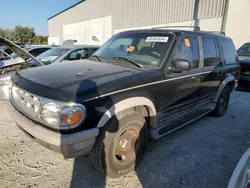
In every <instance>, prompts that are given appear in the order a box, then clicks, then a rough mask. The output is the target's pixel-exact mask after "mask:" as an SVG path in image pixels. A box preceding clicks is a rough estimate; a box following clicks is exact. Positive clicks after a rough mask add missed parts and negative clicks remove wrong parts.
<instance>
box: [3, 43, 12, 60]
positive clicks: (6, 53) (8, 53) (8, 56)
mask: <svg viewBox="0 0 250 188" xmlns="http://www.w3.org/2000/svg"><path fill="white" fill-rule="evenodd" d="M11 53H12V50H11V49H9V48H7V47H5V46H3V47H2V48H1V49H0V61H3V60H9V59H13V57H12V56H11Z"/></svg>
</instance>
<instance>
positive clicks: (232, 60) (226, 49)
mask: <svg viewBox="0 0 250 188" xmlns="http://www.w3.org/2000/svg"><path fill="white" fill-rule="evenodd" d="M220 41H221V47H222V52H223V55H224V62H225V64H226V65H231V64H236V63H237V62H236V57H237V52H236V49H235V46H234V44H233V41H232V40H231V39H221V40H220Z"/></svg>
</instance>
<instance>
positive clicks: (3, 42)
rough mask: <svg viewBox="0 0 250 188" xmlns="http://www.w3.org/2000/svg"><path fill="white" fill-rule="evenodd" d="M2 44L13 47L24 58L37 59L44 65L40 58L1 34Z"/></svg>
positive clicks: (0, 42) (0, 43) (0, 40)
mask: <svg viewBox="0 0 250 188" xmlns="http://www.w3.org/2000/svg"><path fill="white" fill-rule="evenodd" d="M0 45H3V46H6V47H8V48H9V49H11V50H12V51H13V52H15V53H16V55H17V56H19V57H20V58H22V59H23V60H25V61H26V60H27V61H28V60H29V61H30V60H35V61H37V62H38V63H39V64H41V65H43V63H42V62H40V61H39V60H37V59H36V58H35V57H34V56H33V55H31V54H30V53H28V52H27V51H25V50H24V49H22V48H21V47H19V46H18V45H16V44H15V43H13V42H11V41H10V40H8V39H6V38H3V37H1V36H0Z"/></svg>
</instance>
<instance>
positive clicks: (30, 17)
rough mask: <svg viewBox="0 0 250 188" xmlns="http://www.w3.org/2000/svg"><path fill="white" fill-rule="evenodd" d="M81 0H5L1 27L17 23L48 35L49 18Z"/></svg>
mask: <svg viewBox="0 0 250 188" xmlns="http://www.w3.org/2000/svg"><path fill="white" fill-rule="evenodd" d="M79 1H81V0H3V1H1V5H0V7H1V14H0V28H4V29H6V28H9V29H13V28H14V27H15V26H16V25H22V26H29V27H34V29H35V31H36V33H37V34H39V35H48V21H47V19H48V18H49V17H51V16H53V15H55V14H57V13H59V12H60V11H62V10H64V9H66V8H68V7H70V6H72V5H74V4H75V3H78V2H79Z"/></svg>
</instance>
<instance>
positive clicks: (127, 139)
mask: <svg viewBox="0 0 250 188" xmlns="http://www.w3.org/2000/svg"><path fill="white" fill-rule="evenodd" d="M238 77H239V63H238V57H237V53H236V50H235V47H234V44H233V42H232V40H231V39H230V38H228V37H225V36H223V35H217V34H209V33H205V32H192V31H180V30H166V29H152V30H137V31H127V32H123V33H119V34H116V35H114V36H113V37H112V38H111V39H109V40H108V41H107V42H106V43H105V44H104V45H103V46H102V47H101V48H100V49H99V50H98V51H97V52H96V53H95V54H94V55H93V56H92V57H91V58H90V59H88V60H82V61H72V62H69V63H64V64H60V65H56V64H55V65H53V64H52V65H48V66H44V67H38V68H37V67H36V68H31V69H27V70H25V71H18V72H17V73H16V74H15V75H13V76H12V84H11V87H10V91H9V92H10V105H9V109H10V114H11V116H12V118H13V119H14V121H15V122H16V123H17V125H18V126H19V127H20V128H21V130H23V131H24V132H26V133H27V134H28V135H29V136H30V137H31V138H33V139H34V140H36V141H37V142H39V143H40V144H41V145H43V146H45V147H47V148H49V149H51V150H54V151H57V152H60V153H62V154H63V155H64V157H66V158H68V157H76V156H81V155H85V154H87V153H89V154H90V156H91V159H92V161H93V164H94V165H95V166H96V168H97V169H99V170H100V171H103V172H104V173H105V174H107V175H108V176H110V177H113V178H115V177H118V176H121V175H123V174H125V173H127V172H129V171H131V170H133V169H134V168H135V166H136V165H137V164H138V163H139V161H140V159H141V158H142V156H143V152H144V150H145V147H146V143H147V140H148V138H149V137H150V138H153V139H156V138H160V137H162V136H164V135H166V134H168V133H170V132H172V131H174V130H176V129H178V128H180V127H182V126H184V125H187V124H188V123H190V122H192V121H194V120H196V119H197V118H199V117H202V116H204V115H205V114H207V113H209V112H211V113H212V114H214V115H215V116H223V115H224V114H225V113H226V111H227V107H228V103H229V97H230V93H231V92H232V91H233V90H234V87H235V82H236V80H237V79H238Z"/></svg>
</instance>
